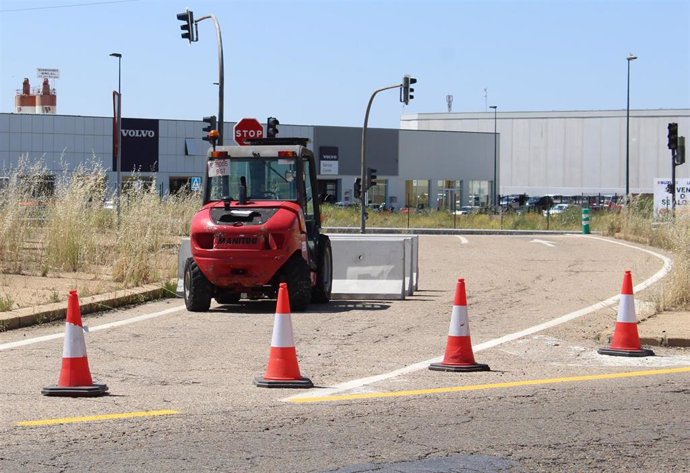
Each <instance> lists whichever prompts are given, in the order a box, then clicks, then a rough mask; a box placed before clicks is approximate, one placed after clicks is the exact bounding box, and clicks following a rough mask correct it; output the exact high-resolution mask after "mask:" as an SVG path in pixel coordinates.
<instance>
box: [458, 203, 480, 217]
mask: <svg viewBox="0 0 690 473" xmlns="http://www.w3.org/2000/svg"><path fill="white" fill-rule="evenodd" d="M477 212H479V207H473V206H471V205H463V206H462V207H460V208H459V209H458V210H456V211H455V215H470V214H476V213H477Z"/></svg>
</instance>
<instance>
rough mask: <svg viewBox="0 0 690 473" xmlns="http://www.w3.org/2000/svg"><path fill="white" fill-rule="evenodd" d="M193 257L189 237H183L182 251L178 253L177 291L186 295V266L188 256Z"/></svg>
mask: <svg viewBox="0 0 690 473" xmlns="http://www.w3.org/2000/svg"><path fill="white" fill-rule="evenodd" d="M191 257H192V247H191V246H190V244H189V237H183V238H182V241H181V242H180V251H179V252H178V253H177V290H176V291H175V293H176V294H177V295H178V296H180V297H184V266H185V263H186V262H187V258H191Z"/></svg>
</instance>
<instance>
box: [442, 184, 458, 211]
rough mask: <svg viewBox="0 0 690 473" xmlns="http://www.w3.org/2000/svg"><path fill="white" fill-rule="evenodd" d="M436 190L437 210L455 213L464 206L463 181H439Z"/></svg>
mask: <svg viewBox="0 0 690 473" xmlns="http://www.w3.org/2000/svg"><path fill="white" fill-rule="evenodd" d="M436 188H437V190H436V210H448V211H454V210H455V209H458V208H460V207H461V206H462V205H461V204H462V181H449V180H443V181H437V182H436Z"/></svg>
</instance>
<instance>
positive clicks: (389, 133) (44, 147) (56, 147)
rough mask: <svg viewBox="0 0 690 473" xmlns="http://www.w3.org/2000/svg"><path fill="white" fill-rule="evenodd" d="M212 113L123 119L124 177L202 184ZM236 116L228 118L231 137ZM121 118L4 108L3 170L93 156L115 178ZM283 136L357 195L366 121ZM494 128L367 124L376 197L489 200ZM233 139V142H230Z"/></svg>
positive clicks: (0, 132) (427, 201) (334, 184)
mask: <svg viewBox="0 0 690 473" xmlns="http://www.w3.org/2000/svg"><path fill="white" fill-rule="evenodd" d="M204 125H205V123H203V122H202V121H192V120H158V119H144V118H123V119H122V130H121V133H122V145H121V146H122V147H121V163H122V170H121V174H122V182H123V186H127V185H128V181H131V180H134V179H136V180H138V181H142V180H143V181H145V182H150V183H153V182H155V185H156V187H157V190H158V191H159V192H160V193H161V195H166V194H168V193H172V192H177V191H178V190H180V189H183V188H184V189H192V190H196V189H201V188H202V186H201V184H202V182H201V181H202V177H203V174H204V170H205V166H206V152H207V150H208V148H209V144H208V143H207V142H206V141H203V140H202V137H203V134H204V133H203V131H202V128H203V127H204ZM233 126H234V123H225V126H224V129H223V131H224V136H225V137H231V136H233V134H232V129H233ZM114 129H115V127H114V126H113V118H112V117H86V116H70V115H58V114H35V113H28V114H25V113H1V114H0V177H2V176H8V175H9V174H10V173H11V172H12V169H16V168H17V166H18V165H19V163H20V161H21V160H22V159H26V160H28V161H29V162H36V161H41V162H42V164H43V165H44V166H45V173H46V180H47V181H50V180H51V179H52V180H54V179H55V176H57V175H60V174H61V173H63V172H65V171H66V172H73V171H74V169H76V167H77V166H78V165H79V164H81V163H86V162H95V163H98V164H100V165H101V166H102V167H103V169H104V170H105V171H106V176H107V180H108V185H109V187H110V188H111V189H114V186H115V183H116V182H117V179H116V174H117V173H116V172H115V169H116V167H115V165H116V160H115V157H114V156H115V155H116V153H114V146H113V130H114ZM280 136H281V137H301V138H307V139H308V140H309V147H310V148H311V149H312V150H313V151H314V154H315V155H316V157H317V166H318V180H319V193H320V194H321V195H322V196H324V197H326V198H328V200H330V201H332V202H344V203H348V202H354V196H353V183H354V180H355V178H356V177H359V175H360V169H361V167H360V163H361V142H362V130H361V128H356V127H330V126H299V125H281V126H280ZM494 138H495V137H494V134H493V133H487V132H448V131H415V130H395V129H379V128H372V129H369V130H368V138H367V167H371V168H374V169H376V175H377V184H376V185H375V186H374V187H372V188H371V189H370V191H369V203H372V204H381V203H385V204H386V205H390V206H392V207H394V208H401V207H405V206H408V207H417V208H429V207H431V208H439V209H440V208H443V209H452V208H453V206H454V205H455V206H460V205H467V204H471V205H480V204H486V203H488V202H489V195H490V192H491V189H492V187H491V186H492V181H493V170H494V167H493V165H494ZM228 141H229V140H228V139H226V142H225V144H226V145H227V144H230V143H228Z"/></svg>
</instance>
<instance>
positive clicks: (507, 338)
mask: <svg viewBox="0 0 690 473" xmlns="http://www.w3.org/2000/svg"><path fill="white" fill-rule="evenodd" d="M576 236H581V237H585V238H590V239H593V240H600V241H604V242H607V243H613V244H616V245H622V246H625V247H628V248H633V249H635V250H638V251H643V252H645V253H649V254H650V255H653V256H655V257H657V258H659V259H660V260H662V261H663V262H664V266H663V267H662V268H661V269H660V270H659V271H657V272H656V273H655V274H654V275H653V276H652V277H651V278H649V279H646V280H645V281H643V282H642V283H641V284H638V285H637V286H635V287H634V288H633V291H634V292H638V291H641V290H643V289H646V288H648V287H649V286H651V285H652V284H654V283H655V282H657V281H659V280H660V279H661V278H663V277H664V276H666V274H668V272H669V270H670V269H671V259H670V258H668V257H666V256H664V255H662V254H660V253H656V252H654V251H651V250H648V249H646V248H640V247H637V246H634V245H630V244H628V243H623V242H619V241H615V240H609V239H606V238H600V237H594V236H589V235H588V236H583V235H576ZM619 297H620V294H617V295H615V296H613V297H610V298H608V299H606V300H605V301H602V302H597V303H596V304H592V305H591V306H589V307H585V308H584V309H580V310H576V311H575V312H571V313H569V314H566V315H562V316H560V317H556V318H555V319H552V320H550V321H548V322H544V323H541V324H538V325H534V326H532V327H529V328H526V329H525V330H521V331H519V332H514V333H511V334H508V335H504V336H503V337H499V338H494V339H493V340H488V341H486V342H483V343H480V344H478V345H475V346H473V347H472V349H473V351H474V352H480V351H483V350H488V349H489V348H494V347H496V346H498V345H501V344H503V343H507V342H511V341H514V340H517V339H519V338H522V337H526V336H528V335H533V334H535V333H538V332H541V331H543V330H546V329H549V328H552V327H556V326H557V325H561V324H564V323H566V322H570V321H571V320H574V319H577V318H578V317H582V316H584V315H587V314H590V313H592V312H595V311H597V310H600V309H603V308H606V307H610V306H612V305H613V304H615V303H616V302H618V299H619ZM442 360H443V356H439V357H436V358H432V359H431V360H426V361H421V362H419V363H415V364H413V365H408V366H405V367H403V368H400V369H397V370H395V371H390V372H388V373H384V374H379V375H375V376H369V377H367V378H361V379H355V380H352V381H347V382H345V383H341V384H337V385H335V386H333V387H331V388H325V389H315V390H310V391H308V392H305V393H302V394H297V395H295V396H290V397H287V398H284V399H281V401H284V402H286V401H291V400H293V399H302V398H310V397H324V396H331V395H334V394H339V393H342V392H344V391H349V390H351V389H358V388H361V387H363V386H366V385H368V384H373V383H377V382H379V381H384V380H387V379H391V378H395V377H397V376H401V375H404V374H407V373H412V372H415V371H420V370H423V369H427V368H428V367H429V365H430V364H431V363H438V362H440V361H442Z"/></svg>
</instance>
